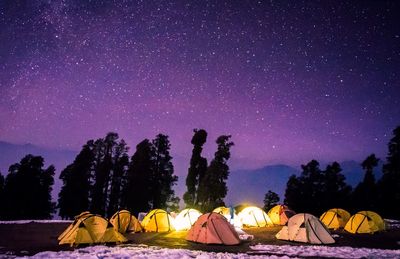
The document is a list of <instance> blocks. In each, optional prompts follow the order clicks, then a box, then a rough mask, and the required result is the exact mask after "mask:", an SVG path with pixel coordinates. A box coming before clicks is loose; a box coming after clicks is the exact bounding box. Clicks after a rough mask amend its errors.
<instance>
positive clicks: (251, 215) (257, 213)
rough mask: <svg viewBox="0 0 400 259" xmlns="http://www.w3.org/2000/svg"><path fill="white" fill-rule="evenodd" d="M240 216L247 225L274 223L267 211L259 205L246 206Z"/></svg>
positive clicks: (270, 224)
mask: <svg viewBox="0 0 400 259" xmlns="http://www.w3.org/2000/svg"><path fill="white" fill-rule="evenodd" d="M238 216H239V218H240V220H241V222H242V224H243V225H244V226H246V227H267V226H272V225H273V223H272V221H271V219H270V218H269V216H268V215H267V213H265V212H264V211H263V210H262V209H260V208H258V207H254V206H250V207H246V208H245V209H243V210H242V211H241V212H240V213H239V215H238Z"/></svg>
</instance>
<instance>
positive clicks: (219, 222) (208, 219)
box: [186, 212, 240, 245]
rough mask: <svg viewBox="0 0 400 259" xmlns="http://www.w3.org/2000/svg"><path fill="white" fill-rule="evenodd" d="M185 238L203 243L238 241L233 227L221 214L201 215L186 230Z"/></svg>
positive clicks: (229, 243)
mask: <svg viewBox="0 0 400 259" xmlns="http://www.w3.org/2000/svg"><path fill="white" fill-rule="evenodd" d="M186 240H188V241H193V242H197V243H203V244H222V245H237V244H239V243H240V239H239V236H238V234H237V233H236V231H235V229H234V227H233V226H232V225H231V224H230V223H229V222H228V220H227V219H226V218H225V217H224V216H222V215H221V214H218V213H215V212H211V213H207V214H203V215H201V216H200V217H199V218H198V219H197V221H196V222H195V223H194V225H193V226H192V227H191V229H190V230H189V231H188V233H187V236H186Z"/></svg>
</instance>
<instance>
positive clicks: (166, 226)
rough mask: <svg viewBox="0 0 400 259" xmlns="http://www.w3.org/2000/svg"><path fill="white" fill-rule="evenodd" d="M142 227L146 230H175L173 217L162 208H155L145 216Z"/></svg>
mask: <svg viewBox="0 0 400 259" xmlns="http://www.w3.org/2000/svg"><path fill="white" fill-rule="evenodd" d="M141 224H142V227H143V228H144V230H145V231H146V232H168V231H173V230H175V228H174V226H173V218H172V217H171V216H170V215H169V214H168V212H166V211H165V210H162V209H154V210H152V211H150V212H149V213H147V214H146V216H145V217H144V218H143V220H142V222H141Z"/></svg>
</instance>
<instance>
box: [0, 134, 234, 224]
mask: <svg viewBox="0 0 400 259" xmlns="http://www.w3.org/2000/svg"><path fill="white" fill-rule="evenodd" d="M198 138H201V140H200V142H201V143H202V144H200V152H197V151H194V153H193V157H192V158H191V165H190V168H189V174H188V179H189V178H191V177H193V176H194V179H195V183H194V184H193V186H194V188H195V189H194V190H193V189H190V193H191V194H193V195H194V196H195V197H196V199H195V203H192V202H190V201H186V200H185V202H186V204H187V205H188V206H191V205H194V204H195V205H196V207H198V208H199V209H202V210H204V211H206V210H211V209H212V208H214V206H216V205H223V198H224V197H225V196H226V193H227V187H226V183H225V181H226V180H227V178H228V175H229V167H228V165H227V160H228V159H229V157H230V147H231V146H232V145H233V142H231V141H229V139H230V138H231V136H227V135H222V136H220V137H218V138H217V140H216V143H217V151H216V152H215V157H214V159H213V160H212V161H211V163H210V165H208V164H207V159H205V158H202V157H201V149H202V147H201V146H202V145H203V144H204V143H205V142H206V139H207V132H206V131H205V130H204V129H200V130H197V129H195V130H194V136H193V139H192V144H193V145H194V150H198V149H199V144H198V141H199V140H197V139H198ZM170 148H171V144H170V142H169V137H168V136H167V135H163V134H158V135H157V136H156V137H155V138H154V139H153V140H149V139H144V140H143V141H141V142H140V143H139V144H138V145H137V146H136V151H135V153H134V154H133V155H132V157H129V155H128V151H129V147H128V146H127V144H126V142H125V141H124V140H123V139H120V138H119V136H118V134H117V133H113V132H111V133H108V134H107V135H106V136H105V137H104V138H99V139H96V140H89V141H87V142H86V144H85V145H83V147H82V149H81V151H80V152H79V153H78V155H77V156H76V157H75V159H74V161H73V162H72V163H71V164H69V165H68V166H66V168H65V169H63V170H62V171H61V174H60V179H61V180H62V184H63V185H62V188H61V191H60V193H59V195H58V202H57V205H56V204H55V203H53V202H52V201H51V191H52V185H53V184H54V171H55V168H54V166H49V167H48V168H47V169H44V168H43V165H44V160H43V158H42V157H40V156H33V155H27V156H25V157H24V158H23V159H22V160H21V162H20V163H17V164H15V165H12V166H10V168H9V174H8V175H7V177H6V178H5V179H4V177H3V176H2V175H1V174H0V207H1V208H2V209H1V210H0V218H1V219H6V220H8V219H46V218H51V216H52V214H53V213H54V212H55V211H56V209H58V214H59V215H60V217H61V218H64V219H71V218H73V217H74V216H75V215H77V214H79V213H81V212H82V211H91V212H92V213H96V214H100V215H104V216H106V217H110V216H112V214H114V213H115V212H116V211H117V210H120V209H128V210H130V211H132V212H133V213H134V214H137V213H138V212H141V211H144V212H146V211H149V210H151V209H154V208H162V209H166V210H171V211H172V210H177V209H178V207H179V201H180V199H179V197H177V196H176V195H175V192H174V190H173V186H174V185H175V184H176V182H177V181H178V177H177V176H176V175H175V174H174V166H173V164H172V157H171V155H170ZM199 157H200V158H201V159H200V160H201V161H202V162H201V167H200V168H198V164H197V163H198V160H199ZM199 173H200V174H201V179H200V178H199ZM187 182H188V183H189V185H190V186H191V182H192V181H191V180H190V179H189V180H187Z"/></svg>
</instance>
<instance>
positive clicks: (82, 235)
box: [59, 214, 127, 246]
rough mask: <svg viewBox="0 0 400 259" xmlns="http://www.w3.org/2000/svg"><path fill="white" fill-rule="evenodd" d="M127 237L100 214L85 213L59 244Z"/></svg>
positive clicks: (118, 240)
mask: <svg viewBox="0 0 400 259" xmlns="http://www.w3.org/2000/svg"><path fill="white" fill-rule="evenodd" d="M125 241H127V239H126V238H125V237H124V236H123V235H121V234H120V233H118V232H117V231H115V230H114V228H113V226H112V224H111V223H109V222H108V221H107V220H106V219H105V218H103V217H101V216H98V215H91V214H90V215H85V216H84V217H81V218H79V219H78V221H77V222H76V224H75V225H74V226H73V227H72V228H70V230H69V231H68V232H67V233H65V234H64V236H63V237H62V238H61V239H60V242H59V244H60V245H62V244H70V245H71V246H73V245H79V244H94V243H109V242H113V243H114V242H115V243H119V242H125Z"/></svg>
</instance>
